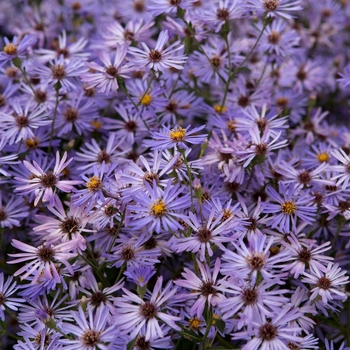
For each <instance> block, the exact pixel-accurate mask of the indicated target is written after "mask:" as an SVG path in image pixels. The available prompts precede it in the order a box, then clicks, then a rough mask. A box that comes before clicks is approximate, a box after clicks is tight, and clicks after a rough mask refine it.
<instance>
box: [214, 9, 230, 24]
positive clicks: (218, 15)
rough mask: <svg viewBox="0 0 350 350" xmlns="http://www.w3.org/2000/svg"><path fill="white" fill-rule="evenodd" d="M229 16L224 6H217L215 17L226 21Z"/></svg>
mask: <svg viewBox="0 0 350 350" xmlns="http://www.w3.org/2000/svg"><path fill="white" fill-rule="evenodd" d="M229 16H230V13H229V12H228V10H227V9H226V8H222V9H220V8H219V9H217V10H216V18H217V19H218V20H219V21H227V20H228V19H229Z"/></svg>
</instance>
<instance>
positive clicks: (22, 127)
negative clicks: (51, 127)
mask: <svg viewBox="0 0 350 350" xmlns="http://www.w3.org/2000/svg"><path fill="white" fill-rule="evenodd" d="M11 107H12V109H13V111H12V112H11V113H10V112H8V113H3V112H0V122H1V127H0V130H1V131H2V133H3V137H5V138H7V139H8V142H9V144H10V145H11V144H13V143H14V142H16V143H17V142H19V141H21V140H26V139H32V138H34V133H33V129H37V128H39V127H40V126H45V125H48V124H50V123H51V121H50V120H48V118H47V113H46V112H47V111H46V106H45V105H44V104H40V105H39V106H36V107H34V101H33V100H32V99H28V100H27V101H26V103H25V105H24V106H23V105H22V103H21V101H19V100H18V99H14V100H11Z"/></svg>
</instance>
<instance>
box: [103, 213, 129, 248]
mask: <svg viewBox="0 0 350 350" xmlns="http://www.w3.org/2000/svg"><path fill="white" fill-rule="evenodd" d="M125 213H126V209H124V211H123V214H122V217H121V219H120V222H119V225H118V229H117V232H116V233H115V234H114V237H113V239H112V242H111V244H110V245H109V247H108V250H107V254H109V253H110V252H111V250H112V248H113V246H114V243H115V240H116V239H117V237H118V235H119V232H120V230H121V228H122V226H123V223H124V218H125Z"/></svg>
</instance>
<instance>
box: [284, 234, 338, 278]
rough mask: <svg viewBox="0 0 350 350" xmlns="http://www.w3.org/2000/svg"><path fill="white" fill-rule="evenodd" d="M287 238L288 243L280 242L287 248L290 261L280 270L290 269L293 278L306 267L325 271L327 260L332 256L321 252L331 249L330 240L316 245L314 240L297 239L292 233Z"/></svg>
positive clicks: (330, 259) (302, 272)
mask: <svg viewBox="0 0 350 350" xmlns="http://www.w3.org/2000/svg"><path fill="white" fill-rule="evenodd" d="M288 240H289V243H286V242H284V241H282V242H281V243H282V244H283V245H284V246H285V247H286V248H287V249H288V251H289V254H288V255H290V256H291V257H292V262H291V263H289V264H288V265H287V266H286V267H284V268H283V270H282V271H290V273H291V274H294V278H299V275H302V274H304V272H305V269H306V268H308V269H311V270H314V271H315V270H319V271H322V272H325V271H326V270H327V265H328V263H329V261H332V260H333V258H332V257H330V256H326V255H322V254H321V253H323V252H325V251H327V250H329V249H331V247H330V242H326V243H323V244H321V245H320V246H318V245H317V243H316V241H314V240H309V239H300V240H298V239H297V237H296V236H295V235H294V234H293V233H291V234H290V235H289V236H288Z"/></svg>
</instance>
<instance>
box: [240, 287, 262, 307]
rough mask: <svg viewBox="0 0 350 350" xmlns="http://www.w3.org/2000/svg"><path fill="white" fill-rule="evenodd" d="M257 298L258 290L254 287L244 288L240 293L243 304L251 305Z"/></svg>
mask: <svg viewBox="0 0 350 350" xmlns="http://www.w3.org/2000/svg"><path fill="white" fill-rule="evenodd" d="M257 299H258V292H257V291H256V290H255V289H245V290H244V291H243V293H242V300H243V302H244V304H245V305H253V304H255V302H256V301H257Z"/></svg>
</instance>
